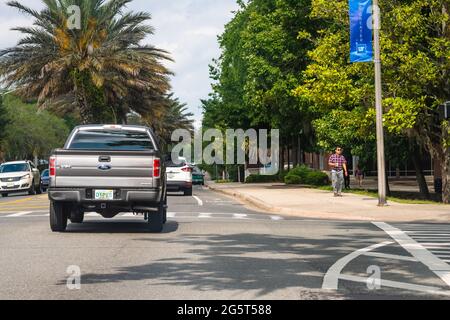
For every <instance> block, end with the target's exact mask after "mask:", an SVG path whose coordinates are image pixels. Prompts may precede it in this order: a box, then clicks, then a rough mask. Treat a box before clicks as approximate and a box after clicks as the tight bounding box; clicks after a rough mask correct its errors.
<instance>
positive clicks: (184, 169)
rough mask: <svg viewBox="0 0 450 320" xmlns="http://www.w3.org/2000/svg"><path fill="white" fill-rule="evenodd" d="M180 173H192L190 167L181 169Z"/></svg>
mask: <svg viewBox="0 0 450 320" xmlns="http://www.w3.org/2000/svg"><path fill="white" fill-rule="evenodd" d="M181 171H184V172H192V171H193V170H192V168H191V167H184V168H183V169H181Z"/></svg>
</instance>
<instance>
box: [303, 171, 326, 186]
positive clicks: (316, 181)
mask: <svg viewBox="0 0 450 320" xmlns="http://www.w3.org/2000/svg"><path fill="white" fill-rule="evenodd" d="M304 183H305V184H310V185H313V186H326V185H328V184H330V179H329V178H328V175H327V174H326V173H324V172H321V171H311V172H309V173H308V174H307V175H306V178H305V180H304Z"/></svg>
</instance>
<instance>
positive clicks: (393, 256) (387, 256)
mask: <svg viewBox="0 0 450 320" xmlns="http://www.w3.org/2000/svg"><path fill="white" fill-rule="evenodd" d="M364 255H365V256H369V257H376V258H384V259H390V260H403V261H411V262H418V260H417V259H416V258H413V257H407V256H399V255H397V254H389V253H381V252H366V253H364Z"/></svg>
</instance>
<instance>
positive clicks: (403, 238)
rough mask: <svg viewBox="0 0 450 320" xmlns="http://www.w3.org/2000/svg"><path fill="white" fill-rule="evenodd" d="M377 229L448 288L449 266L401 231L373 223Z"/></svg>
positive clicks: (387, 225) (449, 280) (384, 224)
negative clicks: (424, 266)
mask: <svg viewBox="0 0 450 320" xmlns="http://www.w3.org/2000/svg"><path fill="white" fill-rule="evenodd" d="M373 224H374V225H376V226H377V227H378V228H380V229H381V230H383V231H384V232H386V233H387V234H388V235H389V236H390V237H391V238H392V239H394V240H395V241H396V242H397V243H398V244H399V245H401V246H402V247H403V248H404V249H405V250H406V251H408V252H409V253H410V254H411V255H412V256H413V257H415V258H416V259H417V260H419V261H420V262H422V263H423V264H424V265H426V266H427V267H428V268H429V269H430V270H431V271H433V272H434V273H435V274H436V275H437V276H438V277H440V278H441V280H442V281H444V282H445V284H447V285H448V286H450V265H448V264H447V263H445V262H444V261H442V260H441V259H439V258H438V257H436V256H435V255H434V254H432V253H431V252H430V251H428V250H427V249H426V248H425V247H424V246H422V244H420V243H418V242H416V241H414V240H413V239H412V238H411V237H410V236H408V235H407V234H406V233H404V232H403V231H402V230H400V229H397V228H395V227H393V226H391V225H389V224H387V223H384V222H373Z"/></svg>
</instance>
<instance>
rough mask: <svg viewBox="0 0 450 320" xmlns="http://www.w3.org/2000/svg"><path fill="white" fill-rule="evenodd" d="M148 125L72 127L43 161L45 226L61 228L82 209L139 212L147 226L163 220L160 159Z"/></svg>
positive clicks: (109, 214) (158, 227)
mask: <svg viewBox="0 0 450 320" xmlns="http://www.w3.org/2000/svg"><path fill="white" fill-rule="evenodd" d="M157 141H158V140H157V138H156V136H155V135H154V133H153V131H152V130H151V129H149V128H147V127H141V126H120V125H90V126H80V127H77V128H75V129H74V130H73V132H72V133H71V134H70V136H69V138H68V139H67V142H66V144H65V146H64V148H63V149H58V150H55V151H54V152H53V153H52V155H51V157H50V161H49V167H50V169H49V170H50V187H49V189H48V196H49V199H50V227H51V229H52V231H54V232H63V231H65V230H66V228H67V222H68V219H70V221H71V222H72V223H82V222H83V219H84V214H85V212H97V213H99V214H100V215H102V216H103V217H104V218H113V217H115V216H116V215H118V214H119V213H121V212H134V213H137V214H143V216H144V220H146V221H147V223H148V226H149V230H150V231H151V232H161V231H162V229H163V225H164V223H165V222H166V220H167V193H166V191H167V190H166V172H165V167H164V161H162V160H161V159H165V157H164V156H163V154H162V153H161V151H160V150H161V149H160V147H159V145H158V143H157Z"/></svg>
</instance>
